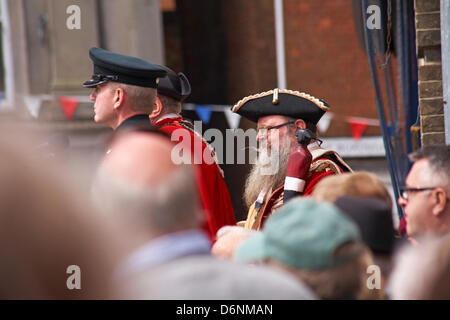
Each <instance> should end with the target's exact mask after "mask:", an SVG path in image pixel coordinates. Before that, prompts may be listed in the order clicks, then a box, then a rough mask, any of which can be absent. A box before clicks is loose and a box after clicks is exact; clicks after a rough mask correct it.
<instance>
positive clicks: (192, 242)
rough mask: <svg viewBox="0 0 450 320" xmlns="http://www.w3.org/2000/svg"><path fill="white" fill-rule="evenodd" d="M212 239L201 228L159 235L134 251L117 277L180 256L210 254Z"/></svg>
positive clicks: (117, 272) (118, 270) (123, 264)
mask: <svg viewBox="0 0 450 320" xmlns="http://www.w3.org/2000/svg"><path fill="white" fill-rule="evenodd" d="M210 250H211V241H210V239H209V238H208V237H207V235H206V234H205V233H204V232H203V231H201V230H189V231H181V232H175V233H171V234H168V235H164V236H161V237H158V238H156V239H153V240H151V241H150V242H148V243H146V244H144V245H143V246H141V247H139V248H138V249H136V251H134V252H133V253H132V254H131V255H130V256H129V257H128V258H127V259H126V260H125V262H124V263H122V264H121V265H120V266H119V267H118V269H117V270H116V273H115V278H116V279H117V278H122V277H124V276H127V275H130V274H133V273H137V272H141V271H144V270H146V269H148V268H150V267H153V266H157V265H161V264H163V263H165V262H168V261H172V260H175V259H177V258H180V257H184V256H187V255H194V254H209V253H210Z"/></svg>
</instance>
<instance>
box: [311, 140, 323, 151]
mask: <svg viewBox="0 0 450 320" xmlns="http://www.w3.org/2000/svg"><path fill="white" fill-rule="evenodd" d="M317 149H322V148H321V147H320V146H319V144H318V143H317V141H314V142H311V143H310V144H308V150H309V151H313V150H317Z"/></svg>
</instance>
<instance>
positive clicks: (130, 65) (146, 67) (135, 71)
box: [83, 47, 167, 88]
mask: <svg viewBox="0 0 450 320" xmlns="http://www.w3.org/2000/svg"><path fill="white" fill-rule="evenodd" d="M89 57H90V58H91V60H92V62H93V64H94V73H93V75H92V78H91V79H90V80H88V81H86V82H84V83H83V87H85V88H91V87H95V86H98V85H99V84H102V83H105V82H108V81H114V82H120V83H125V84H131V85H135V86H139V87H147V88H156V86H157V84H158V78H161V77H164V76H165V75H166V74H167V71H166V70H165V69H163V68H162V67H161V66H158V65H156V64H152V63H150V62H147V61H145V60H142V59H139V58H136V57H131V56H126V55H123V54H119V53H114V52H111V51H108V50H105V49H101V48H96V47H92V48H91V49H89Z"/></svg>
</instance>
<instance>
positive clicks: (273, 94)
mask: <svg viewBox="0 0 450 320" xmlns="http://www.w3.org/2000/svg"><path fill="white" fill-rule="evenodd" d="M328 109H329V106H328V104H327V103H326V102H324V101H322V100H320V99H318V98H315V97H313V96H311V95H309V94H306V93H303V92H298V91H292V90H285V89H274V90H270V91H267V92H262V93H259V94H256V95H252V96H248V97H245V98H243V99H242V100H240V101H239V102H238V103H237V104H236V105H234V106H233V108H232V111H233V112H235V113H238V114H240V115H241V116H243V117H245V118H247V119H249V120H251V121H253V122H256V123H257V130H258V134H257V137H256V139H257V141H258V142H259V144H260V146H261V145H264V144H265V145H266V148H260V154H259V155H258V160H257V162H256V164H255V165H254V166H253V168H252V170H251V172H250V174H249V176H248V178H247V181H246V184H245V191H244V200H245V202H246V204H247V206H248V207H249V212H248V216H247V220H246V221H245V224H243V223H240V225H244V226H245V227H246V228H249V229H260V228H261V226H262V225H263V223H264V221H265V219H266V218H267V217H268V216H269V215H270V214H271V213H272V211H274V210H275V209H277V208H279V207H280V206H282V205H283V195H284V187H285V184H287V183H289V184H290V185H291V186H292V185H294V186H295V187H296V188H298V189H300V188H301V190H299V191H301V193H303V194H304V195H309V194H310V193H311V192H312V190H313V189H314V187H315V185H316V184H317V182H318V181H320V180H321V179H323V178H325V177H327V176H329V175H333V174H340V173H342V172H348V171H351V169H350V167H349V166H348V165H347V164H346V163H345V162H344V161H343V160H342V158H341V157H340V156H339V155H338V154H337V153H336V152H334V151H330V150H325V149H323V148H321V147H320V145H319V144H318V143H317V141H318V140H317V139H313V140H312V142H311V143H309V144H308V145H307V149H308V150H309V152H310V153H311V155H312V162H311V164H310V165H309V168H306V169H305V172H306V176H305V177H301V179H292V178H290V177H287V176H286V171H287V169H288V162H289V161H288V160H289V157H290V154H291V152H292V151H293V150H294V149H295V148H297V147H298V145H299V143H298V142H297V137H296V136H295V133H296V132H297V130H299V129H309V130H310V131H311V133H312V134H313V136H314V135H316V134H317V126H316V125H317V122H318V121H319V120H320V118H321V117H322V115H323V114H324V113H325V112H326V111H328ZM268 154H270V156H269V155H268ZM274 159H276V160H277V161H273V160H274ZM274 162H276V168H275V170H272V171H271V170H268V167H273V165H274Z"/></svg>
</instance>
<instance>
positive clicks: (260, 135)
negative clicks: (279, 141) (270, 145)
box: [256, 130, 262, 141]
mask: <svg viewBox="0 0 450 320" xmlns="http://www.w3.org/2000/svg"><path fill="white" fill-rule="evenodd" d="M261 139H262V134H261V130H258V131H257V133H256V141H259V140H261Z"/></svg>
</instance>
